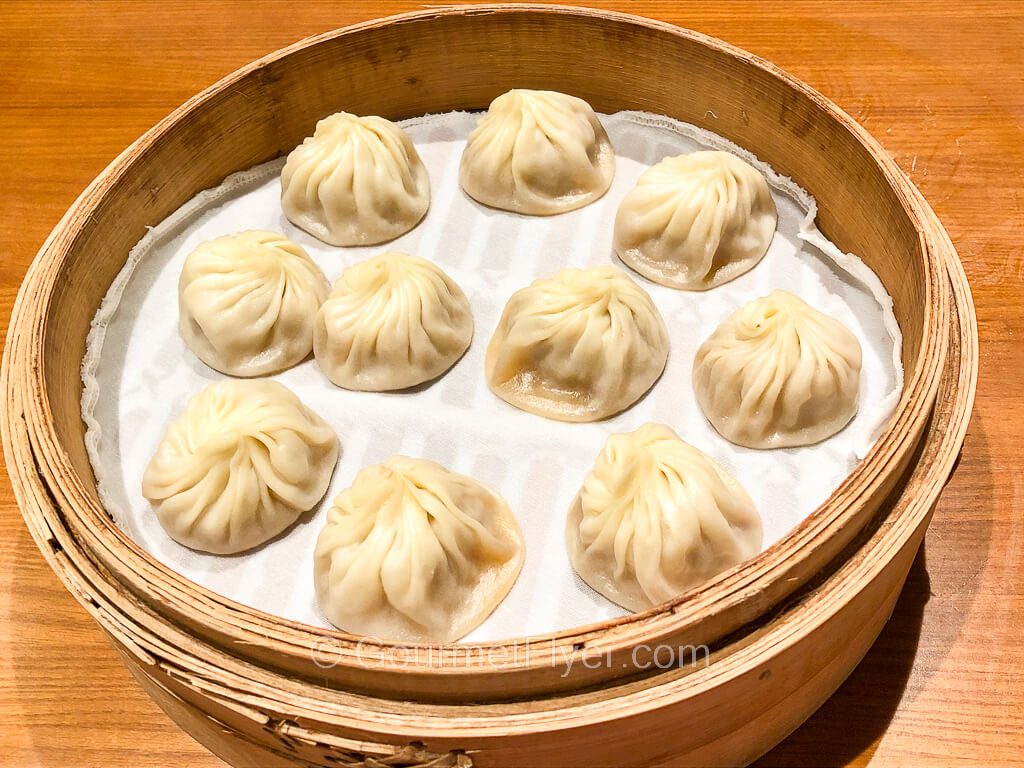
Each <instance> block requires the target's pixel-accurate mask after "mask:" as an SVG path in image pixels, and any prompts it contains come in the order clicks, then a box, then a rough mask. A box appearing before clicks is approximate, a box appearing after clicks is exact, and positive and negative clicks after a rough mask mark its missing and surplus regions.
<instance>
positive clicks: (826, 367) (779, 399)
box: [693, 291, 861, 448]
mask: <svg viewBox="0 0 1024 768" xmlns="http://www.w3.org/2000/svg"><path fill="white" fill-rule="evenodd" d="M860 367H861V348H860V342H859V341H857V337H856V336H854V335H853V333H851V332H850V330H849V329H848V328H846V326H844V325H843V324H842V323H840V322H839V321H838V320H835V319H834V318H831V317H829V316H828V315H825V314H822V313H821V312H819V311H818V310H816V309H814V308H813V307H811V306H810V305H808V304H807V303H806V302H804V301H803V300H802V299H800V298H799V297H797V296H794V295H793V294H791V293H787V292H786V291H773V292H772V293H771V294H769V295H768V296H765V297H763V298H760V299H755V300H754V301H751V302H749V303H747V304H744V305H743V306H742V307H740V308H739V309H738V310H736V311H735V312H734V313H732V314H731V315H730V316H729V317H727V318H726V319H725V320H724V321H723V322H722V324H721V325H719V326H718V328H717V329H716V330H715V332H714V333H712V334H711V336H710V337H709V338H708V339H707V341H705V342H704V343H703V344H701V346H700V348H699V349H698V350H697V356H696V358H695V360H694V364H693V386H694V389H695V390H696V393H697V402H698V403H699V404H700V407H701V410H703V411H704V415H705V416H706V417H707V418H708V421H710V422H711V424H712V425H713V426H714V428H715V429H717V430H718V432H719V434H721V435H722V436H723V437H725V438H726V439H727V440H730V441H732V442H734V443H736V444H738V445H743V446H746V447H748V448H787V447H791V446H796V445H810V444H811V443H816V442H818V441H819V440H824V439H825V438H826V437H829V436H831V435H833V434H835V433H836V432H838V431H839V430H840V429H842V428H843V427H844V426H846V424H847V422H849V421H850V419H852V418H853V415H854V414H855V413H856V412H857V398H858V393H859V390H860Z"/></svg>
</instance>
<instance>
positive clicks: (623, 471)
mask: <svg viewBox="0 0 1024 768" xmlns="http://www.w3.org/2000/svg"><path fill="white" fill-rule="evenodd" d="M565 535H566V543H567V545H568V548H569V559H570V561H571V562H572V567H573V568H574V569H575V570H576V572H577V573H578V574H579V575H580V577H581V578H582V579H583V580H584V581H585V582H587V584H589V585H590V586H591V587H593V588H594V589H596V590H597V591H598V592H600V593H601V594H602V595H604V596H605V597H607V598H608V599H609V600H611V601H612V602H613V603H616V604H617V605H621V606H622V607H623V608H627V609H629V610H631V611H643V610H646V609H648V608H651V607H653V606H655V605H658V604H660V603H664V602H665V601H667V600H671V599H673V598H675V597H678V596H679V595H681V594H682V593H684V592H686V591H687V590H689V589H691V588H692V587H695V586H697V585H698V584H700V583H702V582H704V581H707V580H708V579H710V578H711V577H713V576H715V575H717V574H719V573H721V572H722V571H725V570H727V569H729V568H731V567H733V566H734V565H737V564H738V563H742V562H743V561H744V560H747V559H749V558H751V557H753V556H754V555H756V554H757V553H758V552H760V551H761V537H762V526H761V517H760V515H759V514H758V512H757V509H756V508H755V507H754V503H753V501H751V499H750V496H748V495H747V492H746V491H745V490H743V488H742V487H741V486H740V484H739V483H738V482H737V481H736V480H735V479H734V478H733V477H732V475H730V474H729V473H728V472H726V471H725V469H723V468H722V467H721V466H720V465H719V464H718V463H717V462H715V461H714V460H713V459H711V458H710V457H708V456H707V455H705V454H704V453H702V452H701V451H699V450H697V449H696V448H694V447H693V446H692V445H690V444H689V443H686V442H684V441H682V440H680V439H679V436H678V435H677V434H676V433H675V432H674V431H673V430H671V429H670V428H668V427H666V426H663V425H661V424H645V425H643V426H642V427H640V429H638V430H636V431H635V432H627V433H624V434H618V435H612V436H611V437H609V438H608V440H607V441H606V442H605V444H604V448H603V450H602V451H601V454H600V455H599V456H598V457H597V461H596V462H595V463H594V468H593V469H592V470H591V471H590V472H589V473H588V474H587V476H586V477H585V478H584V480H583V487H582V488H581V489H580V492H579V494H578V495H577V496H576V498H575V500H574V501H573V503H572V506H571V507H570V509H569V517H568V520H567V522H566V529H565Z"/></svg>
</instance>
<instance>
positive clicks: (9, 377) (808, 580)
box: [2, 5, 977, 768]
mask: <svg viewBox="0 0 1024 768" xmlns="http://www.w3.org/2000/svg"><path fill="white" fill-rule="evenodd" d="M567 62H571V63H574V66H567V64H566V63H567ZM679 83H686V84H687V87H686V88H680V87H678V84H679ZM510 87H526V88H551V89H555V90H561V91H565V92H568V93H573V94H575V95H578V96H581V97H583V98H585V99H587V100H588V101H589V102H590V103H591V104H592V105H593V106H594V107H595V109H597V110H598V111H603V112H612V111H616V110H620V109H644V110H648V111H652V112H656V113H661V114H666V115H670V116H672V117H675V118H677V119H680V120H684V121H687V122H691V123H694V124H697V125H699V126H701V127H705V128H709V129H710V130H713V131H715V132H717V133H719V134H721V135H723V136H725V137H727V138H729V139H731V140H732V141H734V142H736V143H738V144H740V145H741V146H744V147H746V148H748V149H750V150H752V151H753V152H755V153H756V154H757V155H758V156H759V157H760V158H762V159H763V160H766V161H768V162H769V163H770V164H771V165H772V166H773V167H774V168H775V169H776V170H778V171H780V172H781V173H784V174H786V175H789V176H791V177H792V178H793V179H794V180H795V181H797V182H798V183H799V184H801V185H802V186H803V187H804V188H806V189H807V190H808V191H809V192H811V194H813V195H814V196H815V197H816V198H817V201H818V205H819V215H818V223H819V226H820V228H821V229H822V231H823V232H824V233H825V234H826V235H827V236H828V237H830V238H831V239H832V240H833V241H834V242H835V243H836V244H837V245H839V247H840V248H842V249H843V250H847V251H853V252H856V253H857V254H858V255H859V256H861V258H862V259H863V260H864V261H865V262H867V263H868V264H869V265H870V266H871V267H872V268H873V269H874V270H875V272H876V273H877V274H878V275H879V277H880V278H881V279H882V281H883V283H884V284H885V286H886V288H887V289H888V291H889V292H890V294H891V295H892V297H893V300H894V308H895V312H896V316H897V319H898V320H899V323H900V326H901V329H902V331H903V335H904V344H903V350H902V354H903V363H904V367H905V370H906V383H905V389H904V393H903V397H902V399H901V401H900V404H899V406H898V409H897V412H896V414H895V415H894V417H893V419H892V420H891V422H890V423H889V425H888V426H887V427H886V429H885V431H884V432H883V434H882V435H881V436H880V437H879V439H878V441H877V442H876V443H875V445H874V447H873V448H872V450H871V451H870V453H869V454H868V456H867V457H866V458H865V459H864V460H863V461H862V462H861V463H860V464H859V465H858V466H857V468H856V469H855V471H854V472H853V473H852V474H851V475H850V476H849V477H848V478H847V479H846V480H845V481H844V483H843V484H842V485H841V486H840V487H839V488H838V489H836V491H835V492H834V493H833V494H832V496H831V497H830V498H829V499H828V500H827V501H826V502H825V503H824V504H823V505H822V506H821V507H819V508H818V509H817V510H816V511H815V512H814V513H813V514H812V515H811V516H810V517H808V518H807V519H806V520H805V521H804V522H803V523H802V524H801V525H799V526H798V527H797V528H796V529H795V530H794V531H793V532H791V533H790V534H789V535H788V536H787V537H785V538H784V539H783V540H781V541H780V542H778V543H777V544H775V545H774V546H773V547H771V548H769V549H768V550H767V551H765V552H763V553H762V554H761V555H759V556H758V557H756V558H754V559H753V560H751V561H749V562H747V563H744V564H742V565H741V566H738V567H737V568H734V569H732V570H731V571H728V572H726V573H724V574H722V575H720V576H719V577H717V578H716V579H714V580H712V581H710V582H708V583H707V584H705V585H703V586H701V587H698V588H697V589H695V590H693V591H691V592H690V593H688V594H686V595H683V596H681V597H680V598H678V599H676V600H674V601H672V602H671V603H668V604H666V605H663V606H660V607H659V608H656V609H654V610H651V611H648V612H646V613H643V614H637V615H635V616H630V617H627V618H624V619H620V620H616V621H612V622H605V623H602V624H598V625H592V626H588V627H582V628H579V629H576V630H572V631H568V632H563V633H559V634H557V635H553V636H549V637H537V638H529V639H520V640H516V641H508V642H503V643H492V644H486V645H478V646H474V647H472V648H467V647H463V646H447V647H433V648H429V647H426V646H422V647H413V648H409V649H403V648H399V647H396V646H393V645H389V644H376V645H370V644H367V643H365V642H363V641H361V640H360V639H359V638H356V637H353V636H350V635H346V634H345V633H341V632H337V631H333V630H324V629H319V628H315V627H309V626H305V625H301V624H297V623H294V622H289V621H285V620H283V619H279V618H276V617H273V616H269V615H267V614H263V613H260V612H258V611H254V610H252V609H249V608H247V607H245V606H241V605H238V604H236V603H233V602H232V601H229V600H227V599H225V598H223V597H220V596H219V595H216V594H213V593H211V592H209V591H207V590H204V589H202V588H201V587H199V586H198V585H196V584H194V583H192V582H190V581H188V580H187V579H185V578H183V577H182V576H180V575H178V574H176V573H174V572H172V571H170V570H169V569H167V568H165V567H164V566H162V565H161V564H160V563H158V562H156V561H155V560H154V559H153V558H151V557H150V556H149V555H148V554H147V553H145V552H143V551H142V550H140V549H139V548H138V547H136V546H135V545H134V544H133V543H132V542H131V541H130V540H129V539H128V538H127V537H126V536H125V535H124V534H122V533H121V532H120V531H119V530H118V529H117V528H116V527H114V526H113V524H112V523H111V522H110V520H109V518H108V516H107V514H106V512H105V511H104V510H103V508H102V506H101V505H100V503H99V501H98V499H97V495H96V490H95V481H94V478H93V475H92V471H91V468H90V466H89V462H88V459H87V457H86V452H85V448H84V439H83V432H84V426H83V424H82V422H81V418H80V413H79V401H80V397H81V383H80V381H79V367H80V363H81V359H82V355H83V352H84V346H85V337H86V334H87V332H88V329H89V323H90V320H91V318H92V316H93V314H94V313H95V311H96V308H97V307H98V305H99V302H100V300H101V298H102V296H103V295H104V293H105V292H106V290H107V288H108V286H109V285H110V283H111V281H112V279H113V277H114V276H115V275H116V274H117V272H118V271H119V270H120V268H121V267H122V266H123V264H124V262H125V259H126V257H127V254H128V251H129V250H130V248H131V247H132V246H133V245H134V244H135V242H137V240H138V239H139V238H140V237H141V236H142V234H143V233H144V231H145V227H146V225H149V224H153V223H156V222H157V221H159V220H161V219H162V218H164V217H166V216H167V215H168V214H169V213H170V212H172V211H173V210H175V209H176V208H177V207H178V206H180V205H181V204H182V203H183V202H185V201H186V200H188V199H189V198H190V197H192V196H193V195H195V194H196V193H197V192H199V191H200V190H202V189H204V188H208V187H210V186H213V185H215V184H217V183H219V182H220V181H221V180H222V179H223V178H224V177H225V176H226V175H228V174H230V173H232V172H234V171H238V170H242V169H244V168H247V167H249V166H251V165H254V164H256V163H260V162H264V161H266V160H269V159H271V158H273V157H275V156H278V155H280V154H282V153H285V152H287V151H289V150H290V149H291V148H292V147H294V146H295V145H296V144H297V143H298V142H299V141H300V140H301V139H302V137H304V136H305V135H307V134H308V133H309V131H310V129H311V127H312V125H313V124H314V123H315V121H316V120H317V119H319V118H320V117H322V116H324V115H326V114H329V113H331V112H334V111H337V110H339V109H346V110H349V111H352V112H356V113H364V114H369V113H375V114H382V115H384V116H386V117H389V118H392V119H400V118H403V117H410V116H413V115H418V114H423V113H427V112H439V111H446V110H450V109H459V108H461V109H475V108H483V107H485V106H486V105H487V103H488V102H489V101H490V100H491V99H492V98H493V97H494V96H496V95H498V94H499V93H501V92H503V91H505V90H507V89H508V88H510ZM951 275H952V286H951V282H950V281H951V277H950V276H951ZM976 346H977V331H976V327H975V324H974V316H973V306H972V305H971V301H970V295H969V292H968V291H967V288H966V283H965V281H964V279H963V274H962V270H961V269H960V267H959V262H958V261H957V259H956V254H955V251H954V250H953V247H952V245H951V244H950V243H949V241H948V238H947V237H946V236H945V233H944V232H943V230H942V228H941V226H940V225H939V224H938V222H937V220H936V218H935V216H934V214H933V213H932V212H931V210H930V209H929V208H928V206H927V204H926V203H925V202H924V200H923V199H922V198H921V196H920V195H919V194H918V193H917V191H916V189H915V188H914V187H913V186H912V185H911V184H910V182H909V181H908V180H907V179H906V177H905V176H904V175H903V174H902V173H901V172H900V171H899V169H898V167H897V166H896V165H895V163H894V162H893V161H892V160H891V158H889V156H888V155H887V154H886V153H885V152H884V150H882V149H881V147H879V146H878V144H877V143H876V142H874V141H873V140H872V139H871V138H870V137H869V136H868V135H867V134H866V133H865V132H864V131H863V130H862V129H861V128H860V127H859V126H857V125H856V123H854V122H853V121H852V120H851V119H850V118H849V117H848V116H846V115H845V114H844V113H843V112H842V111H841V110H839V109H838V108H837V107H836V106H835V105H833V104H831V103H830V102H828V101H827V100H826V99H824V98H823V97H822V96H820V95H819V94H817V93H815V92H814V91H813V90H811V89H810V88H808V87H807V86H806V85H803V84H802V83H799V82H797V81H795V80H793V79H792V78H790V77H789V76H787V75H785V74H784V73H782V72H781V71H779V70H778V69H776V68H775V67H773V66H772V65H770V64H768V63H767V62H764V61H762V60H760V59H758V58H756V57H754V56H751V55H750V54H747V53H745V52H743V51H740V50H738V49H735V48H733V47H731V46H728V45H726V44H724V43H722V42H720V41H716V40H713V39H711V38H707V37H705V36H702V35H699V34H696V33H693V32H689V31H685V30H681V29H678V28H675V27H671V26H669V25H665V24H660V23H657V22H653V21H649V20H644V19H638V18H634V17H630V16H625V15H622V14H613V13H607V12H600V11H594V10H584V9H571V8H556V7H551V6H507V5H498V6H475V7H472V8H458V7H456V8H447V9H443V10H433V11H427V12H422V13H416V14H409V15H405V16H400V17H395V18H392V19H385V20H381V21H375V22H370V23H368V24H362V25H358V26H355V27H350V28H347V29H344V30H339V31H335V32H331V33H328V34H325V35H322V36H319V37H315V38H312V39H310V40H307V41H303V42H301V43H298V44H296V45H294V46H291V47H289V48H286V49H284V50H282V51H279V52H277V53H275V54H272V55H270V56H268V57H266V58H264V59H261V60H259V61H257V62H254V63H253V64H252V65H250V66H247V67H245V68H243V69H242V70H239V71H238V72H236V73H234V74H233V75H230V76H229V77H227V78H225V79H224V80H222V81H221V82H219V83H217V84H216V85H214V86H212V87H211V88H210V89H208V90H207V91H205V92H204V93H202V94H200V95H199V96H197V97H195V98H193V99H192V100H190V101H189V102H187V103H186V104H185V105H183V106H182V107H181V108H179V109H178V110H176V111H175V112H174V113H172V114H171V115H170V116H169V117H168V118H166V119H165V120H164V121H162V122H161V123H160V124H158V125H157V126H156V127H155V128H153V129H152V130H151V131H150V132H148V133H147V134H146V135H145V136H143V137H142V138H141V139H139V140H138V141H137V142H136V143H135V144H133V145H132V146H131V147H130V148H129V149H128V150H126V151H125V152H124V153H123V154H122V155H121V156H120V157H119V158H118V159H117V160H115V161H114V162H113V163H112V164H111V166H110V167H108V168H107V169H106V170H105V171H104V172H103V173H102V174H101V175H100V176H99V177H98V178H97V179H96V180H95V181H94V182H93V183H92V184H91V185H90V186H89V188H87V189H86V191H85V192H83V194H82V195H81V197H80V198H79V199H78V201H76V203H75V204H74V205H73V206H72V208H71V209H70V210H69V211H68V213H67V215H66V216H65V217H64V218H63V220H62V221H61V222H60V224H58V226H57V228H56V229H55V230H54V232H53V233H52V234H51V236H50V237H49V239H48V240H47V242H46V243H45V244H44V246H43V248H42V250H41V251H40V253H39V255H38V257H37V259H36V261H35V262H34V263H33V265H32V267H31V269H30V271H29V274H28V275H27V277H26V280H25V284H24V285H23V287H22V291H21V293H20V294H19V298H18V301H17V303H16V306H15V311H14V314H13V319H12V324H11V330H10V333H9V334H8V341H7V347H6V349H5V352H4V368H3V382H2V383H3V392H4V397H5V400H4V411H3V419H2V427H3V435H4V446H5V456H6V459H7V464H8V467H9V471H10V472H11V475H12V481H13V484H14V487H15V491H16V493H17V495H18V498H19V501H20V503H21V505H22V509H23V512H24V515H25V518H26V521H27V523H28V525H29V528H30V529H31V531H32V533H33V536H34V537H35V539H36V541H37V543H38V544H39V546H40V548H41V550H42V551H43V554H44V556H45V557H46V558H47V559H48V561H49V562H50V563H51V565H52V566H53V567H54V569H55V571H56V572H57V573H58V575H59V576H60V577H61V578H62V579H63V581H64V583H65V584H66V585H67V586H68V588H69V589H70V590H71V591H72V592H73V594H75V596H76V597H77V598H78V599H79V600H80V602H82V604H83V605H84V606H85V607H86V609H87V610H89V611H90V613H91V614H92V615H93V616H94V617H95V618H96V619H97V621H98V622H99V624H100V626H101V627H102V628H103V630H104V631H105V632H106V633H107V634H108V636H109V637H110V639H111V641H112V643H113V644H114V646H115V648H117V649H118V651H119V653H120V654H121V656H122V658H123V659H124V660H125V663H126V664H127V665H128V667H129V669H131V670H132V672H133V674H134V675H135V676H136V678H137V679H138V680H139V681H140V683H141V684H142V685H143V687H144V688H145V689H146V690H147V691H148V692H149V693H150V694H151V695H152V696H153V697H154V698H155V699H156V700H157V702H158V703H159V704H160V705H161V706H162V707H163V708H164V709H165V711H167V712H168V714H170V715H171V716H172V717H173V718H174V719H175V720H176V721H177V722H178V723H179V724H180V725H182V727H184V728H185V729H186V730H188V731H189V732H190V733H192V734H193V735H194V736H195V737H196V738H197V739H199V740H200V741H201V742H203V743H204V744H206V745H207V746H209V747H210V748H211V749H212V750H213V751H215V752H216V753H217V754H219V755H221V756H223V757H225V759H227V760H229V762H233V763H235V764H238V765H253V766H255V765H261V766H262V765H268V764H271V765H276V764H290V763H299V764H303V763H313V764H335V765H339V764H340V765H376V764H379V762H375V761H383V762H384V764H387V765H403V766H405V765H408V766H412V765H428V764H429V765H438V766H441V765H535V766H536V765H548V764H550V765H556V764H557V765H560V766H563V767H564V766H570V765H581V766H583V765H587V766H590V768H595V766H601V765H620V766H621V765H640V764H658V763H665V764H679V765H683V764H733V763H737V762H743V761H745V760H749V759H752V758H753V757H755V756H756V755H758V754H760V753H761V752H763V751H764V750H765V749H767V748H769V747H770V746H772V745H773V744H774V743H775V742H776V741H777V740H778V739H780V738H781V737H782V736H784V735H785V734H786V733H788V732H789V731H790V730H791V729H792V728H794V727H795V726H796V725H797V724H799V722H801V721H802V720H803V719H804V718H805V717H806V716H807V715H808V714H810V712H811V711H813V709H814V708H815V707H816V706H818V705H819V704H820V703H821V701H823V700H824V698H825V697H827V695H828V694H829V693H830V692H831V691H832V690H833V689H834V688H835V686H836V685H838V683H839V682H840V681H841V680H842V679H843V678H844V677H845V676H846V675H847V674H848V673H849V671H850V669H852V667H853V666H854V665H855V664H856V662H857V660H859V658H860V656H861V655H862V654H863V653H864V651H865V650H866V649H867V647H868V646H869V645H870V643H871V642H872V641H873V640H874V638H875V636H876V635H877V633H878V631H879V630H880V628H881V626H882V624H883V623H884V621H885V619H886V618H887V617H888V615H889V612H890V611H891V609H892V606H893V604H894V602H895V599H896V596H897V594H898V592H899V588H900V586H901V585H902V582H903V579H904V578H905V576H906V573H907V570H908V568H909V566H910V563H911V561H912V559H913V555H914V552H915V551H916V549H917V547H918V545H919V543H920V541H921V539H922V537H923V534H924V529H925V526H926V524H927V520H928V515H929V513H930V509H931V506H932V504H933V503H934V500H935V498H936V497H937V494H938V492H939V490H940V489H941V486H942V484H943V483H944V481H945V479H946V478H947V477H948V474H949V472H950V471H951V468H952V463H953V460H954V458H955V455H956V453H957V451H958V450H959V446H960V443H961V441H962V437H963V432H964V430H965V429H966V423H967V418H968V416H969V413H970V407H971V402H972V400H973V392H974V381H975V378H976V366H977V351H976ZM699 645H706V646H708V648H709V649H710V657H709V659H708V663H707V664H706V665H701V666H699V668H695V667H694V666H692V665H684V666H682V667H679V668H674V669H671V670H660V669H658V668H657V667H656V666H652V664H653V662H655V661H657V659H656V658H655V656H654V654H655V652H656V650H657V649H658V648H659V647H661V646H665V647H669V648H679V647H685V646H699ZM565 660H571V661H573V662H574V663H573V664H572V665H571V666H567V664H566V663H564V662H565ZM597 660H599V663H593V662H594V661H597ZM584 661H588V662H591V663H583V662H584ZM673 724H676V725H683V726H684V727H683V728H672V725H673ZM667 733H668V734H671V736H666V734H667Z"/></svg>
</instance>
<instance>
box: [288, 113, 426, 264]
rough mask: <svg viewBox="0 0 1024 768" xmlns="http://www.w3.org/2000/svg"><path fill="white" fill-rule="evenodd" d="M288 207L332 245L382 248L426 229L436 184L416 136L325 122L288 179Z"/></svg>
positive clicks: (381, 124) (333, 119) (388, 126)
mask: <svg viewBox="0 0 1024 768" xmlns="http://www.w3.org/2000/svg"><path fill="white" fill-rule="evenodd" d="M281 207H282V209H283V210H284V214H285V216H287V217H288V220H289V221H290V222H292V224H294V225H295V226H297V227H300V228H302V229H304V230H305V231H306V232H308V233H309V234H311V235H313V236H314V237H316V238H318V239H320V240H323V241H324V242H325V243H329V244H330V245H374V244H376V243H383V242H386V241H388V240H393V239H394V238H396V237H398V236H399V235H401V234H404V233H406V232H408V231H409V230H410V229H412V228H413V227H415V226H416V224H418V223H419V221H420V219H422V218H423V216H424V214H426V212H427V208H429V207H430V180H429V178H428V176H427V169H426V167H425V166H424V165H423V161H422V160H421V159H420V156H419V154H418V153H417V152H416V148H415V147H414V146H413V144H412V140H411V139H410V138H409V136H408V135H407V134H406V133H405V131H403V130H402V129H401V128H399V127H398V126H397V125H395V124H394V123H392V122H390V121H389V120H385V119H384V118H383V117H357V116H355V115H350V114H348V113H347V112H338V113H337V114H334V115H331V116H330V117H325V118H324V119H323V120H321V121H320V122H319V123H317V124H316V130H315V131H314V133H313V135H312V136H310V137H308V138H306V139H305V140H304V141H303V142H302V143H301V144H300V145H299V146H297V147H296V148H295V149H294V150H292V152H291V154H289V155H288V159H287V161H286V162H285V165H284V169H283V170H282V171H281Z"/></svg>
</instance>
